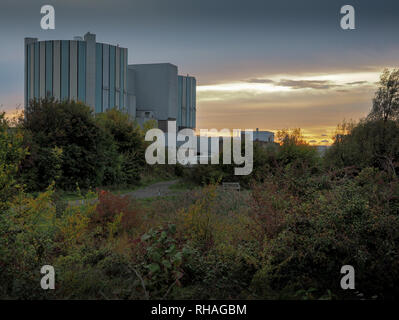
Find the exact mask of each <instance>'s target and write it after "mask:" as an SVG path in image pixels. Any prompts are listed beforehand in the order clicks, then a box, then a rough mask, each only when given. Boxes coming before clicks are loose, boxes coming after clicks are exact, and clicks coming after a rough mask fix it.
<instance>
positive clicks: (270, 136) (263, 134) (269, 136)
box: [241, 128, 274, 142]
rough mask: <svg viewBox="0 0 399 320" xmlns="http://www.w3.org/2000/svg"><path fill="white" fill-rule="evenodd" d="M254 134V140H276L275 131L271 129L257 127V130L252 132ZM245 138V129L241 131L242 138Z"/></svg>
mask: <svg viewBox="0 0 399 320" xmlns="http://www.w3.org/2000/svg"><path fill="white" fill-rule="evenodd" d="M252 134H253V139H252V140H253V141H258V142H274V132H270V131H259V129H258V128H256V131H253V132H252ZM244 138H245V131H241V139H244Z"/></svg>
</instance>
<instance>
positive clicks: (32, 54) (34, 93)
mask: <svg viewBox="0 0 399 320" xmlns="http://www.w3.org/2000/svg"><path fill="white" fill-rule="evenodd" d="M127 56H128V51H127V49H126V48H120V47H118V46H113V45H109V44H104V43H97V42H96V36H95V35H94V34H91V33H87V34H86V35H85V36H84V38H81V37H75V38H74V40H49V41H38V40H37V39H36V38H25V106H26V105H27V104H28V102H29V100H31V99H34V98H36V99H39V98H45V97H54V98H55V99H57V100H77V101H81V102H83V103H86V104H87V105H89V106H92V107H93V108H94V110H95V112H103V111H105V110H107V109H109V108H114V107H117V108H119V109H124V110H127V111H131V110H129V103H128V93H127Z"/></svg>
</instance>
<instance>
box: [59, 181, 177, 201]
mask: <svg viewBox="0 0 399 320" xmlns="http://www.w3.org/2000/svg"><path fill="white" fill-rule="evenodd" d="M168 180H172V179H171V178H159V177H154V176H144V177H142V179H141V181H140V182H139V183H138V184H137V185H132V186H113V187H110V186H107V187H98V188H97V189H101V190H107V191H110V192H111V193H113V194H115V195H123V194H126V193H129V192H132V191H135V190H137V189H140V188H144V187H147V186H149V185H151V184H154V183H157V182H161V181H168ZM57 195H58V196H59V197H60V199H61V200H63V201H74V200H82V199H95V198H97V194H96V193H95V192H93V190H76V191H63V190H58V191H57Z"/></svg>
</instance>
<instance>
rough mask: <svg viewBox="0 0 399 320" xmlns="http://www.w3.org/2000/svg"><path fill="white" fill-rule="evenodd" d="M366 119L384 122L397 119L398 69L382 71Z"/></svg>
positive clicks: (398, 101)
mask: <svg viewBox="0 0 399 320" xmlns="http://www.w3.org/2000/svg"><path fill="white" fill-rule="evenodd" d="M368 118H369V119H370V120H384V121H387V120H398V119H399V69H393V70H392V71H389V70H388V69H384V71H383V73H382V75H381V77H380V82H379V87H378V89H377V91H376V93H375V97H374V99H373V107H372V109H371V111H370V114H369V115H368Z"/></svg>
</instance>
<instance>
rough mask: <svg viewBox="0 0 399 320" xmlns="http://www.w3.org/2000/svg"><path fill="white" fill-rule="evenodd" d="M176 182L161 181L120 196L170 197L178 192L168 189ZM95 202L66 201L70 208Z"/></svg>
mask: <svg viewBox="0 0 399 320" xmlns="http://www.w3.org/2000/svg"><path fill="white" fill-rule="evenodd" d="M177 182H179V180H170V181H161V182H157V183H154V184H151V185H149V186H146V187H143V188H140V189H137V190H134V191H131V192H127V193H123V194H121V195H120V196H129V197H132V198H135V199H145V198H154V197H165V196H170V195H173V194H176V193H178V191H175V190H171V189H169V188H170V187H171V186H172V185H174V184H176V183H177ZM97 201H98V199H97V198H96V199H89V200H84V199H80V200H70V201H68V204H69V205H71V206H77V205H81V204H83V203H94V202H97Z"/></svg>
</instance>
